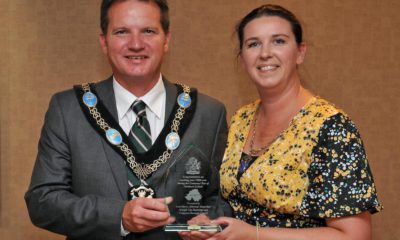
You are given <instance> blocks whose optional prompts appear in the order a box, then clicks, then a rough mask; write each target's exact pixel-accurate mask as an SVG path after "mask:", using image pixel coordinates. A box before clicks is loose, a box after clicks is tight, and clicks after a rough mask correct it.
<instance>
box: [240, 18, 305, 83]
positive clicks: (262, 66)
mask: <svg viewBox="0 0 400 240" xmlns="http://www.w3.org/2000/svg"><path fill="white" fill-rule="evenodd" d="M243 33H244V35H243V36H244V38H243V40H244V41H243V46H242V50H241V53H240V59H241V63H242V65H243V67H244V68H245V70H246V71H247V73H248V74H249V76H250V78H251V79H252V80H253V81H254V82H255V84H256V85H257V87H261V88H268V89H282V88H283V89H284V88H285V87H286V86H288V85H289V84H291V83H293V81H296V80H299V79H298V74H297V65H298V64H301V63H302V62H303V60H304V55H305V50H306V47H305V45H304V44H303V43H302V44H300V45H298V44H297V43H296V39H295V36H294V34H293V32H292V28H291V25H290V23H289V22H288V21H287V20H285V19H283V18H280V17H276V16H264V17H259V18H256V19H254V20H252V21H251V22H249V23H248V24H247V25H246V27H245V28H244V32H243Z"/></svg>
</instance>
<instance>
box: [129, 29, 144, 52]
mask: <svg viewBox="0 0 400 240" xmlns="http://www.w3.org/2000/svg"><path fill="white" fill-rule="evenodd" d="M143 48H144V42H143V38H142V36H141V35H140V34H137V33H134V34H132V35H131V37H130V39H129V49H131V50H133V51H140V50H142V49H143Z"/></svg>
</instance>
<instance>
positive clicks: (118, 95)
mask: <svg viewBox="0 0 400 240" xmlns="http://www.w3.org/2000/svg"><path fill="white" fill-rule="evenodd" d="M113 88H114V93H115V102H116V104H117V111H118V119H119V120H121V119H122V118H123V117H124V116H125V115H126V114H127V112H128V111H129V109H130V107H131V105H132V103H133V102H134V101H135V100H136V99H138V97H136V96H135V95H134V94H132V93H131V92H129V91H128V90H127V89H125V88H124V87H123V86H121V84H119V83H118V82H117V80H115V77H113ZM164 93H165V86H164V82H163V81H162V76H161V74H160V77H159V79H158V81H157V83H156V85H154V87H153V88H152V89H151V90H150V91H148V92H147V93H146V94H145V95H144V96H142V97H140V98H139V99H140V100H142V101H143V102H144V103H146V106H147V107H148V109H149V110H150V111H151V112H153V113H154V115H155V116H156V117H157V118H158V119H160V118H161V116H162V112H161V111H162V107H163V99H162V97H163V96H164V95H165V94H164Z"/></svg>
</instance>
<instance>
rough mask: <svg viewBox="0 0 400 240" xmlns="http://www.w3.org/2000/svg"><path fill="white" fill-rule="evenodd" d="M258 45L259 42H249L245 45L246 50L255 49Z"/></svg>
mask: <svg viewBox="0 0 400 240" xmlns="http://www.w3.org/2000/svg"><path fill="white" fill-rule="evenodd" d="M259 45H260V43H259V42H250V43H248V44H247V48H255V47H258V46H259Z"/></svg>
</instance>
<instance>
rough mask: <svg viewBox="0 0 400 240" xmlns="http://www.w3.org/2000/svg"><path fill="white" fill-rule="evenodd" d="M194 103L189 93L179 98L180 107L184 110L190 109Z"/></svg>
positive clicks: (180, 95) (182, 94)
mask: <svg viewBox="0 0 400 240" xmlns="http://www.w3.org/2000/svg"><path fill="white" fill-rule="evenodd" d="M191 103H192V99H191V98H190V95H189V94H187V93H181V94H179V96H178V104H179V106H181V107H183V108H188V107H189V106H190V104H191Z"/></svg>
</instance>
